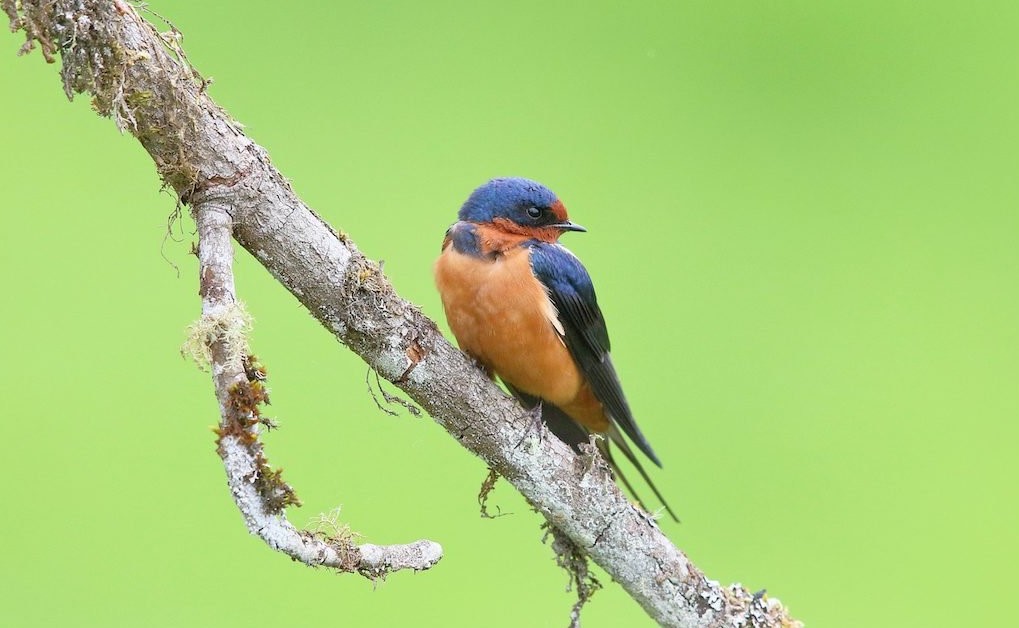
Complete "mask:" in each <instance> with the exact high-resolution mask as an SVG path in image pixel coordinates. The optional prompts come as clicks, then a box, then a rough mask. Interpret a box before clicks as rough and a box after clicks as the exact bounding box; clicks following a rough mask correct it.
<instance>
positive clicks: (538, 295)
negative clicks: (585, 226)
mask: <svg viewBox="0 0 1019 628" xmlns="http://www.w3.org/2000/svg"><path fill="white" fill-rule="evenodd" d="M435 277H436V283H437V284H438V288H439V292H440V294H441V295H442V301H443V306H444V307H445V310H446V318H447V320H448V321H449V326H450V328H451V329H452V330H453V334H454V335H455V336H456V339H457V342H458V343H459V344H460V347H461V348H462V349H463V350H464V351H466V352H467V353H468V354H470V355H472V356H474V357H475V358H476V359H478V360H479V361H480V362H481V363H482V364H484V365H485V366H487V367H489V368H491V369H493V370H494V371H495V372H496V373H497V374H498V375H499V376H500V377H502V378H503V379H504V380H506V381H507V382H509V383H510V384H512V385H514V386H516V387H517V388H519V389H521V390H523V391H525V392H528V393H531V394H536V395H539V396H542V397H544V398H546V399H549V400H550V401H553V400H555V399H559V400H566V399H572V397H573V396H575V395H576V393H577V390H578V388H579V385H580V378H579V373H578V372H577V369H576V366H575V364H574V362H573V360H572V358H571V356H570V355H569V352H568V350H567V349H566V346H565V345H564V344H563V340H562V334H563V328H562V324H561V323H560V322H559V317H558V312H556V308H555V306H554V305H553V304H552V301H551V300H550V299H549V297H548V294H547V293H546V291H545V288H544V286H542V284H541V282H539V281H538V280H537V278H535V276H534V273H533V272H532V271H531V265H530V259H529V251H528V249H527V248H526V247H514V248H512V249H509V250H506V251H505V253H504V254H502V255H498V256H496V257H494V258H492V257H479V256H473V255H465V254H463V253H460V252H458V251H456V249H455V247H453V246H447V247H446V250H444V251H443V253H442V255H441V256H440V257H439V260H438V262H437V263H436V268H435ZM549 373H556V374H561V375H562V376H561V377H558V378H556V381H548V380H549V377H548V375H549Z"/></svg>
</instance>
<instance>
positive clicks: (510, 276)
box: [434, 177, 679, 521]
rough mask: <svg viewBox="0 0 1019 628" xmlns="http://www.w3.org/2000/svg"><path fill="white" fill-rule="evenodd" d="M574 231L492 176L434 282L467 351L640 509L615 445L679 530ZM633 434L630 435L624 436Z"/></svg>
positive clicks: (511, 183) (541, 200)
mask: <svg viewBox="0 0 1019 628" xmlns="http://www.w3.org/2000/svg"><path fill="white" fill-rule="evenodd" d="M585 231H587V230H586V229H585V228H584V227H582V226H580V225H578V224H576V223H574V222H571V221H570V218H569V215H568V213H567V211H566V207H565V205H564V204H563V202H562V201H561V200H560V199H559V197H558V196H556V194H555V193H554V192H552V191H551V190H550V189H549V188H547V187H545V186H544V185H542V184H540V183H538V182H536V181H533V180H531V179H526V178H521V177H506V178H496V179H492V180H490V181H488V182H486V183H485V184H483V185H481V186H480V187H478V188H477V189H475V190H474V192H473V193H471V195H470V196H469V197H468V198H467V201H466V202H465V203H464V204H463V206H462V207H461V208H460V211H459V213H458V214H457V222H456V223H454V224H453V225H452V226H450V227H449V229H448V230H447V231H446V235H445V238H444V239H443V242H442V252H441V253H440V255H439V257H438V259H437V260H436V262H435V266H434V275H435V283H436V287H437V288H438V292H439V296H440V298H441V300H442V306H443V310H444V311H445V314H446V320H447V322H448V323H449V327H450V330H451V331H452V332H453V335H454V336H455V337H456V340H457V344H458V345H459V346H460V349H461V350H462V351H463V352H464V353H466V354H467V355H468V356H469V357H470V358H472V359H473V360H474V362H476V363H477V364H478V365H479V366H480V367H481V368H482V369H483V370H484V371H485V373H486V374H487V375H488V376H489V377H490V378H492V379H494V378H495V377H498V378H499V379H501V380H502V382H503V384H504V385H505V386H506V388H507V389H508V390H509V392H510V393H511V394H512V395H513V396H514V397H516V398H517V400H518V401H519V402H520V403H521V405H523V406H524V407H525V408H527V409H529V410H530V411H531V412H532V413H534V414H535V415H540V417H541V420H542V421H544V423H545V424H546V425H547V426H548V429H549V431H550V432H552V433H553V434H554V435H555V436H557V437H558V438H559V439H560V440H562V441H563V442H565V443H566V444H567V445H569V446H571V447H572V448H573V449H574V450H576V451H578V452H579V451H580V448H579V446H580V444H582V443H587V442H588V441H589V439H590V435H591V434H592V433H593V434H598V435H601V436H602V437H603V438H601V439H597V440H596V444H597V447H598V450H599V452H600V453H601V455H602V456H603V457H604V458H605V460H606V462H608V464H609V466H610V467H611V468H612V469H613V471H614V473H615V476H616V477H618V478H620V480H621V481H622V483H623V485H624V486H625V487H626V489H627V490H628V491H629V492H630V494H632V495H633V496H634V499H636V500H637V503H638V504H640V506H641V507H642V508H643V509H644V510H645V511H647V510H648V509H647V508H646V507H645V506H644V503H643V502H642V501H641V499H640V497H639V496H638V495H637V493H636V492H635V491H634V490H633V487H632V486H631V484H630V483H629V482H628V481H627V479H626V477H625V476H624V475H623V473H622V471H621V469H620V468H619V466H618V465H617V464H616V461H615V459H614V458H613V454H612V451H611V448H610V443H611V444H613V445H615V446H616V447H617V448H619V450H620V451H621V452H622V453H623V455H624V456H625V457H626V458H627V459H628V460H629V461H630V462H631V463H632V464H633V466H634V468H635V469H636V470H637V472H638V473H639V474H640V475H641V477H642V478H643V479H644V481H645V482H646V483H647V485H648V486H649V487H650V489H651V490H652V492H654V494H655V496H656V497H657V498H658V500H659V502H661V504H662V506H663V507H664V508H665V510H666V511H667V512H668V513H669V515H670V516H671V517H672V518H673V520H675V521H679V519H678V518H677V517H676V514H675V513H674V512H673V510H672V508H670V507H669V505H668V503H667V502H666V501H665V499H664V498H663V497H662V495H661V493H660V492H659V491H658V488H657V487H655V485H654V483H653V482H652V481H651V478H650V477H649V476H648V474H647V472H646V471H645V470H644V467H643V466H642V465H641V463H640V460H639V459H638V458H637V455H636V454H635V452H634V451H633V448H632V447H631V446H630V444H629V443H628V442H627V438H629V440H630V441H632V443H633V444H634V445H635V446H636V447H637V449H639V450H640V451H641V452H642V453H643V454H644V455H645V456H646V457H647V458H648V459H649V460H651V462H653V463H654V464H655V465H657V466H659V467H661V461H660V460H659V459H658V456H657V455H656V454H655V452H654V450H653V449H652V448H651V445H650V443H648V440H647V438H645V436H644V434H643V433H642V432H641V430H640V428H639V427H638V426H637V423H636V421H635V420H634V417H633V412H632V410H631V409H630V405H629V403H628V402H627V400H626V396H625V395H624V394H623V389H622V386H621V384H620V381H619V377H618V375H617V374H616V369H615V366H614V365H613V363H612V358H611V355H610V343H609V335H608V330H607V328H606V326H605V319H604V317H603V316H602V312H601V309H600V308H599V307H598V299H597V297H596V295H595V290H594V284H593V283H592V281H591V277H590V275H589V274H588V272H587V270H586V269H585V268H584V265H583V264H582V263H581V262H580V260H579V259H578V258H577V257H576V256H575V255H574V254H573V253H572V252H570V250H569V249H567V248H566V247H564V246H563V245H562V244H560V243H559V237H560V236H561V235H563V234H564V233H568V232H585ZM624 434H625V437H624Z"/></svg>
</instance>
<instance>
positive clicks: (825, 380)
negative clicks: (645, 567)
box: [0, 0, 1019, 628]
mask: <svg viewBox="0 0 1019 628" xmlns="http://www.w3.org/2000/svg"><path fill="white" fill-rule="evenodd" d="M151 5H152V7H153V8H154V9H155V10H157V11H159V12H161V13H163V14H165V15H166V16H167V17H169V18H170V19H171V20H172V21H173V22H174V23H175V24H176V25H177V26H178V27H180V28H181V29H182V30H183V31H184V33H185V45H186V48H187V50H188V52H189V54H190V57H191V59H192V61H193V62H194V63H195V64H196V66H197V67H198V68H199V69H200V70H201V71H202V72H203V73H204V74H206V75H207V76H211V77H213V78H214V79H215V82H214V84H213V85H212V87H211V93H212V95H213V96H214V97H215V98H216V99H217V101H218V102H219V103H220V104H221V105H223V106H224V107H225V108H226V109H227V110H228V111H230V112H231V113H232V114H233V115H234V116H235V117H236V118H237V119H238V120H240V121H241V122H243V123H244V124H245V125H247V130H248V132H249V133H250V135H251V136H252V137H253V138H254V139H255V140H256V141H258V142H259V143H261V144H262V145H264V146H266V147H267V148H268V150H269V151H270V153H271V154H272V157H273V160H274V162H275V163H276V165H277V166H278V167H279V168H281V170H282V171H283V172H284V173H285V174H286V176H287V177H289V178H290V179H291V181H292V182H293V185H294V188H295V189H296V190H297V192H298V193H299V194H300V195H301V196H302V197H303V198H304V199H305V200H306V201H307V202H308V203H309V204H310V205H311V206H312V207H314V208H315V209H316V211H318V212H319V213H320V214H321V215H322V216H324V217H325V218H326V219H327V220H328V221H329V222H330V223H331V224H332V225H334V226H335V227H337V228H341V229H343V230H345V231H347V232H348V233H350V234H351V235H352V237H353V238H354V239H355V241H356V242H357V243H358V245H359V246H360V247H361V248H362V249H363V250H364V251H365V252H366V253H367V254H368V255H370V256H372V257H374V258H376V259H384V260H385V270H386V272H387V273H388V274H389V275H390V277H391V278H392V279H393V282H394V283H395V285H396V287H397V289H398V290H399V292H400V293H401V294H402V295H403V296H405V297H407V298H409V299H411V300H412V301H414V302H416V303H419V304H420V305H421V306H422V307H423V309H424V311H425V312H426V313H427V314H429V315H431V316H432V317H435V318H438V319H440V320H441V317H442V313H441V307H440V304H439V301H438V298H437V296H436V293H435V290H434V288H433V285H432V279H431V264H432V261H433V259H434V258H435V256H436V254H437V253H438V250H439V245H440V242H441V239H442V235H443V232H444V230H445V228H446V227H447V226H448V224H449V223H451V222H452V221H453V220H454V215H455V212H456V210H457V209H458V207H459V205H460V203H462V201H463V199H464V198H466V196H467V194H469V192H470V191H471V190H472V189H473V188H474V187H475V186H477V185H478V184H480V183H481V182H483V181H485V180H486V179H487V178H489V177H492V176H497V175H524V176H529V177H532V178H535V179H538V180H541V181H543V182H545V183H546V184H548V185H549V186H550V187H552V188H553V189H554V190H556V191H557V192H558V193H559V195H560V196H561V198H562V199H563V200H564V201H565V203H566V205H567V207H569V209H570V211H571V216H572V218H573V219H574V220H576V221H577V222H579V223H580V224H583V225H585V226H586V227H587V228H588V229H589V233H587V234H581V235H569V236H567V238H566V244H567V245H568V246H569V247H570V248H571V249H572V250H573V251H575V252H576V253H577V254H578V255H579V256H580V257H581V259H583V260H584V262H585V264H586V265H587V267H588V269H589V270H590V272H591V275H592V276H593V277H594V279H595V283H596V285H597V288H598V293H599V298H600V301H601V304H602V307H603V310H604V311H605V314H606V317H607V319H608V323H609V330H610V332H611V334H612V338H613V346H614V349H615V350H614V358H615V361H616V364H617V367H618V368H619V371H620V373H621V376H622V379H623V383H624V386H625V388H626V390H627V393H628V395H629V397H630V400H631V402H632V405H633V406H634V409H635V412H636V414H637V417H638V420H639V421H640V423H641V425H642V426H643V428H644V431H645V433H646V434H647V435H648V437H649V439H650V440H651V442H652V443H653V445H654V447H655V449H656V450H657V451H658V453H659V455H660V456H661V458H662V459H663V460H664V463H665V469H664V470H662V471H660V472H657V473H656V474H655V478H656V480H657V482H658V484H659V486H660V487H661V488H662V490H663V491H664V492H665V494H666V495H667V496H668V497H669V498H670V501H671V502H672V503H673V505H674V506H675V507H676V509H677V510H678V511H679V513H680V515H681V517H682V518H683V523H682V524H680V525H675V524H673V523H671V522H668V521H665V522H663V524H662V526H663V529H664V530H665V532H666V533H667V534H668V535H669V536H670V537H671V538H672V539H673V540H675V542H676V543H677V544H678V545H679V546H680V547H681V548H683V549H684V550H685V551H687V552H688V554H689V555H690V557H691V559H692V560H693V561H694V562H695V563H696V564H697V565H699V566H700V567H701V568H703V569H704V570H705V571H706V572H707V573H708V574H709V576H710V577H712V578H715V579H718V580H720V581H722V582H723V583H729V582H732V581H740V582H743V583H744V584H745V585H746V586H747V587H748V588H750V589H751V590H757V589H761V588H767V589H768V591H769V592H770V594H772V595H774V596H777V597H779V598H780V599H781V600H782V601H783V602H784V603H786V604H787V605H789V606H790V607H791V609H792V611H793V614H794V616H796V617H798V618H800V619H802V620H804V621H806V622H807V623H808V625H811V626H866V625H871V626H921V625H922V626H959V625H970V626H980V625H997V624H998V623H999V622H1001V621H1005V619H1006V618H1009V620H1008V621H1011V618H1014V616H1015V610H1014V609H1015V599H1016V598H1015V593H1014V587H1013V585H1012V580H1013V577H1012V575H1013V571H1014V565H1015V564H1016V561H1017V560H1019V542H1017V538H1016V536H1017V534H1016V530H1017V528H1019V517H1017V515H1019V500H1017V497H1019V496H1017V491H1016V478H1017V472H1019V455H1017V453H1016V446H1017V436H1019V427H1017V421H1016V418H1017V412H1019V394H1017V383H1019V357H1017V355H1019V352H1017V348H1019V325H1017V321H1019V297H1017V294H1016V277H1017V272H1019V251H1017V248H1016V245H1015V240H1016V237H1017V235H1019V212H1017V211H1016V204H1017V203H1016V202H1017V200H1019V198H1017V197H1019V194H1017V184H1016V165H1017V163H1019V162H1017V159H1016V157H1017V155H1016V152H1017V151H1016V146H1017V140H1019V114H1017V110H1019V108H1017V97H1019V89H1017V76H1019V74H1017V69H1019V68H1017V65H1019V44H1017V38H1016V33H1017V32H1019V8H1017V7H1019V5H1017V4H1016V3H1014V2H997V3H992V2H987V3H970V4H966V5H964V4H963V3H947V2H931V3H911V2H886V1H882V2H844V3H818V2H814V1H800V2H759V1H754V2H750V1H740V2H726V3H707V2H660V3H625V4H623V3H620V4H619V5H611V4H605V3H603V4H601V5H597V6H596V5H594V4H591V3H554V4H550V3H548V2H532V3H527V4H524V3H518V4H514V5H512V6H510V5H509V4H508V3H499V4H495V3H492V4H486V5H481V4H479V3H468V2H464V3H417V2H414V3H411V2H404V3H399V2H372V3H368V2H364V3H358V4H347V3H342V4H341V3H337V4H334V3H319V4H318V5H317V6H316V5H315V4H314V3H311V4H300V5H292V6H287V7H284V6H282V5H272V4H268V3H266V4H259V3H242V2H215V3H206V2H197V1H193V0H192V1H190V2H176V3H174V2H168V1H165V0H156V1H153V2H152V3H151ZM956 5H958V6H956ZM0 41H4V42H6V43H5V45H4V46H3V49H4V52H3V53H2V54H0V85H3V98H2V99H0V116H2V119H3V127H4V131H3V145H4V149H3V150H2V151H0V182H2V186H3V188H2V189H3V206H4V211H3V223H2V225H0V268H2V272H3V282H4V289H3V291H2V302H3V305H2V309H0V352H2V356H3V358H2V360H0V395H2V402H0V407H2V408H3V422H2V428H3V436H2V438H0V456H2V460H3V463H4V464H3V469H4V472H5V477H4V482H3V491H4V502H5V503H4V507H3V514H2V518H0V544H2V545H0V547H2V558H0V623H3V624H4V625H10V626H21V625H53V624H55V623H58V622H62V623H64V624H67V625H76V626H77V625H93V624H94V625H103V626H138V625H146V626H182V625H192V626H206V625H209V626H212V625H215V626H234V625H236V626H252V625H294V624H300V625H340V624H344V625H353V626H361V625H364V626H375V625H378V626H385V625H434V626H475V625H482V624H483V625H490V626H531V625H535V626H564V625H566V623H567V614H568V610H569V606H570V604H571V603H572V597H571V595H570V594H567V593H565V592H564V591H563V589H564V586H565V584H566V577H565V575H564V574H563V573H562V572H561V571H560V570H559V569H558V568H557V567H556V566H555V564H554V563H553V560H552V554H551V550H550V549H549V548H548V547H547V546H545V545H542V544H541V543H540V538H541V532H540V531H539V529H538V528H539V518H538V516H537V515H535V514H533V513H531V512H529V511H528V510H527V508H526V506H525V505H524V503H523V501H522V500H521V499H520V498H519V496H517V495H516V494H515V491H513V490H512V489H511V488H510V487H508V486H507V485H506V484H500V485H499V488H498V489H497V491H496V493H495V495H494V497H493V502H492V503H493V504H497V505H499V506H500V507H501V508H502V509H503V510H504V511H510V512H513V513H515V514H513V516H507V517H502V518H499V519H496V520H482V519H481V518H479V516H478V507H477V504H476V500H475V496H476V494H477V491H478V487H479V485H480V483H481V481H482V479H483V478H484V476H485V468H484V466H483V465H482V463H481V462H479V461H478V460H477V459H475V458H474V457H472V456H471V455H470V454H468V453H467V452H466V451H464V450H463V449H461V448H460V447H459V446H458V445H457V444H456V443H455V442H454V441H453V440H452V439H451V438H449V436H447V435H446V433H445V432H444V431H443V430H441V429H440V428H438V427H437V426H436V425H435V424H434V423H432V422H431V421H429V420H428V419H423V418H422V419H415V418H412V417H409V416H400V417H397V418H393V417H389V416H386V415H384V414H382V413H381V412H379V411H378V410H377V409H376V407H375V404H374V403H373V401H372V399H371V397H370V396H369V394H368V392H367V390H366V388H365V384H364V377H365V365H364V364H363V363H362V362H361V361H360V360H359V359H358V358H356V357H355V356H354V355H353V354H352V353H350V352H349V351H347V350H346V349H345V348H343V347H342V346H340V345H338V344H337V343H336V342H335V341H334V340H333V339H332V337H331V336H330V335H329V334H328V333H326V331H325V330H324V329H322V328H321V327H320V326H319V324H318V323H316V322H315V321H314V320H313V319H312V318H311V317H310V316H308V315H307V313H306V312H305V311H304V310H303V309H302V308H301V307H300V306H299V305H298V303H297V302H296V301H295V299H294V298H292V297H291V296H290V295H289V294H288V293H287V292H285V290H284V289H283V288H282V287H280V286H279V285H278V284H277V283H276V282H275V281H274V280H272V278H271V277H270V276H269V275H268V274H267V273H266V272H264V271H263V270H262V269H261V268H260V267H259V266H258V265H257V264H256V263H254V262H253V261H252V260H251V259H250V258H249V257H248V256H247V254H246V253H241V254H240V259H239V263H238V286H239V290H240V293H241V296H242V298H243V299H244V300H245V301H246V302H247V303H248V306H249V308H250V310H251V312H252V313H253V314H254V316H255V318H256V328H255V333H254V349H255V351H256V352H257V353H258V354H259V355H260V356H261V357H262V358H263V359H264V361H265V362H266V363H267V364H268V366H269V369H270V376H271V379H270V384H271V387H272V400H273V405H272V407H271V411H272V413H273V414H274V415H275V416H277V417H278V419H279V420H280V422H281V424H282V429H280V430H279V431H278V432H275V433H273V434H272V435H271V436H269V437H268V438H267V443H268V453H269V457H270V460H271V461H273V462H274V463H276V464H278V465H281V466H283V467H285V469H286V477H287V479H288V480H290V481H291V482H292V483H293V484H294V485H295V487H296V488H297V491H298V494H299V495H300V496H301V497H302V498H303V500H304V502H305V506H304V507H303V508H300V509H297V510H292V511H290V512H289V513H288V514H289V515H290V517H291V519H292V520H293V521H295V522H296V523H297V524H299V525H305V524H307V523H308V521H309V520H310V519H311V518H312V517H314V516H315V515H316V514H318V513H321V512H324V511H329V510H330V509H333V508H335V507H337V506H342V508H343V510H342V517H343V519H344V520H345V521H347V522H349V523H350V525H351V526H352V527H353V528H354V529H355V530H358V531H360V532H362V533H363V534H364V535H365V538H366V539H367V540H368V541H371V542H377V543H391V542H406V541H410V540H414V539H417V538H431V539H434V540H437V541H439V542H441V543H442V544H443V545H444V547H445V550H446V555H445V558H444V559H443V561H442V562H441V563H440V564H439V565H438V566H437V567H436V568H435V569H434V570H432V571H430V572H426V573H420V574H413V575H412V574H403V573H401V574H395V575H393V576H391V577H390V578H389V579H388V580H387V581H385V582H384V583H381V584H379V585H378V586H372V585H371V584H370V583H369V582H367V581H366V580H364V579H362V578H359V577H356V576H350V575H342V576H337V575H333V574H331V573H329V572H325V571H316V570H311V569H308V568H305V567H303V566H300V565H298V564H294V563H292V562H291V561H289V560H288V559H286V558H285V557H284V556H282V555H279V554H276V553H273V552H271V551H269V550H268V549H266V548H265V547H264V546H262V544H261V542H260V541H258V540H257V539H255V538H254V537H251V536H249V535H248V534H247V532H246V531H245V529H244V527H243V525H242V523H241V519H240V517H239V515H238V513H237V511H236V509H235V507H234V505H233V504H232V502H231V500H230V498H229V495H228V493H227V491H226V489H225V482H224V476H223V471H222V468H221V465H220V461H219V459H218V458H217V457H216V455H215V453H214V451H213V438H214V437H213V434H212V432H211V431H210V429H209V428H210V426H212V425H213V424H214V423H215V422H216V406H215V404H214V401H213V397H212V394H211V386H210V382H209V378H208V376H207V374H205V373H202V372H200V371H198V370H197V369H196V368H195V367H194V366H193V365H192V364H190V363H188V362H186V361H184V360H183V359H181V357H180V356H179V355H178V353H177V348H178V347H179V345H180V344H181V342H182V341H183V338H184V328H185V327H186V326H187V325H188V323H189V322H190V321H192V320H193V319H195V318H196V317H197V316H198V314H199V301H198V297H197V295H196V290H197V284H196V280H195V269H196V261H195V259H194V258H193V257H192V256H189V255H188V251H189V247H190V245H191V242H193V241H194V240H195V236H194V235H193V233H192V232H191V230H190V227H188V226H187V225H185V226H184V228H183V232H181V231H179V230H178V231H175V236H176V239H170V240H167V241H165V242H164V233H165V231H166V219H167V216H168V215H169V214H170V213H171V211H172V210H173V207H174V200H173V198H172V196H171V195H170V194H168V193H159V191H158V190H159V185H160V183H159V180H158V178H157V176H156V174H155V170H154V167H153V165H152V163H151V161H150V160H149V159H148V157H147V156H146V155H145V153H144V152H143V151H142V150H141V148H140V147H139V145H138V144H137V143H136V142H135V141H134V140H133V139H131V138H130V137H127V136H118V134H117V133H116V131H115V129H114V127H113V124H112V123H111V122H110V121H109V120H103V119H100V118H98V117H96V116H95V115H94V114H93V113H92V112H91V111H90V110H89V106H88V102H87V98H80V99H79V100H77V101H75V102H74V103H73V104H70V105H69V104H68V103H67V102H66V101H65V100H64V97H63V95H62V92H61V88H60V85H59V82H58V77H57V75H56V71H57V67H56V66H47V65H45V64H44V63H43V60H42V57H41V56H40V55H39V54H38V53H37V52H36V53H33V54H32V55H30V56H29V57H27V58H20V59H19V58H17V57H16V56H15V51H16V49H17V47H18V46H19V45H20V43H21V39H20V35H18V36H10V35H5V36H3V37H2V38H0ZM174 265H176V266H177V267H179V269H180V275H179V276H178V273H177V271H176V270H175V269H174ZM606 580H607V578H606ZM649 624H650V620H648V619H647V617H646V616H645V615H644V614H643V613H642V611H641V609H640V608H639V607H638V606H637V605H636V604H635V603H634V602H632V601H631V600H630V599H629V598H628V597H627V596H626V595H625V593H623V592H622V591H621V589H619V587H618V586H616V585H614V584H612V583H610V582H607V586H606V588H605V590H603V591H601V592H600V593H598V594H597V596H596V597H595V599H594V600H593V602H592V603H591V604H590V605H589V607H588V608H587V609H586V610H585V614H584V625H585V626H587V627H589V628H590V627H598V626H639V625H649Z"/></svg>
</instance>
